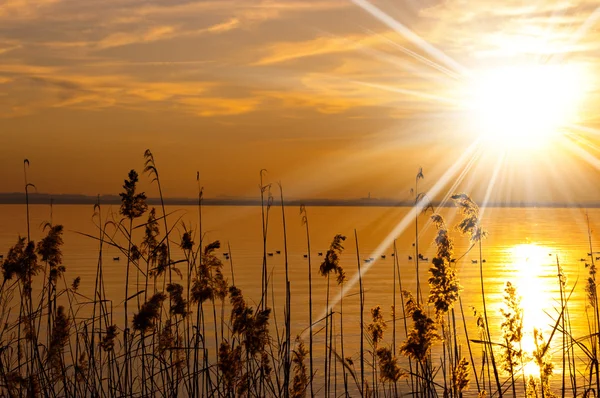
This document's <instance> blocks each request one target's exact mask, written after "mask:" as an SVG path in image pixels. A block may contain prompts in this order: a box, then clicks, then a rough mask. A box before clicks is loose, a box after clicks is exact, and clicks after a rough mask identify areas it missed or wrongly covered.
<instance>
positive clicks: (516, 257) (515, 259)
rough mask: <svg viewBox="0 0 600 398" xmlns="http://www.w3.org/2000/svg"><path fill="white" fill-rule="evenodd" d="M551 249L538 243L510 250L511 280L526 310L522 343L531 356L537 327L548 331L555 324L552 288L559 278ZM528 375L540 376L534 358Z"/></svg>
mask: <svg viewBox="0 0 600 398" xmlns="http://www.w3.org/2000/svg"><path fill="white" fill-rule="evenodd" d="M549 253H551V249H549V248H548V247H544V246H538V245H535V244H520V245H516V246H513V247H511V248H510V249H508V253H507V254H508V257H509V262H508V267H510V268H512V273H511V274H512V276H511V277H510V281H511V283H512V284H513V285H514V286H515V288H516V289H517V294H518V295H519V296H521V308H522V310H523V339H522V341H521V346H522V348H523V351H524V352H525V353H526V355H527V356H528V357H530V356H531V353H532V352H533V351H534V350H535V349H536V346H535V340H534V335H533V330H534V328H536V329H538V330H541V331H544V330H547V329H548V325H549V324H550V323H552V320H551V319H550V317H549V315H548V314H551V311H552V308H553V307H552V304H553V301H552V290H553V288H554V287H555V285H556V283H557V280H556V279H554V278H552V276H554V275H556V272H553V268H552V267H553V259H554V257H553V256H549ZM525 374H527V375H532V376H534V377H535V376H539V369H538V367H537V365H536V364H535V363H534V362H533V360H530V361H529V362H528V363H526V364H525Z"/></svg>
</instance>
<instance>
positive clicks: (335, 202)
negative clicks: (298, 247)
mask: <svg viewBox="0 0 600 398" xmlns="http://www.w3.org/2000/svg"><path fill="white" fill-rule="evenodd" d="M50 201H52V203H53V204H55V205H67V204H69V205H94V204H96V203H98V201H100V203H101V204H105V205H106V204H112V205H120V204H121V198H120V196H118V195H100V196H90V195H78V194H58V195H50V194H47V193H30V194H29V203H30V204H45V205H48V204H50ZM164 201H165V204H167V205H177V206H194V205H197V204H198V198H165V199H164ZM24 203H25V194H24V193H21V192H10V193H0V204H24ZM148 204H150V205H157V204H160V199H159V198H148ZM202 204H203V205H205V206H260V198H243V197H240V198H237V197H217V198H204V199H202ZM279 204H280V202H279V200H278V199H275V200H274V202H273V205H279ZM285 204H286V205H287V206H300V205H301V204H304V205H306V206H371V207H412V206H413V204H414V203H413V202H412V201H408V200H404V201H400V200H394V199H378V198H370V197H369V198H354V199H290V200H285ZM431 204H432V205H433V206H434V207H437V206H439V205H440V203H439V202H438V201H433V202H432V203H431ZM446 206H453V204H452V202H448V203H446ZM488 207H577V208H596V207H600V203H596V202H587V203H550V202H546V203H533V202H513V203H490V204H489V205H488Z"/></svg>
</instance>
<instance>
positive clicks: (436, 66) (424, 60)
mask: <svg viewBox="0 0 600 398" xmlns="http://www.w3.org/2000/svg"><path fill="white" fill-rule="evenodd" d="M374 34H376V33H374ZM378 36H381V38H382V39H383V40H385V41H387V42H388V43H389V44H390V45H392V46H393V47H394V48H396V49H397V50H400V51H401V52H403V53H404V54H406V55H408V56H410V57H412V58H414V59H416V60H417V61H420V62H421V63H423V64H425V65H427V66H430V67H432V68H433V69H435V70H437V71H438V72H442V73H443V74H445V75H447V76H449V77H451V78H453V79H456V80H459V79H461V76H460V75H458V74H456V73H455V72H453V71H451V70H450V69H448V68H446V67H444V66H442V65H440V64H438V63H436V62H434V61H432V60H430V59H429V58H426V57H424V56H422V55H420V54H417V53H416V52H414V51H412V50H409V49H408V48H406V47H404V46H401V45H400V44H398V43H396V42H394V41H393V40H391V39H389V38H387V37H385V36H382V35H378Z"/></svg>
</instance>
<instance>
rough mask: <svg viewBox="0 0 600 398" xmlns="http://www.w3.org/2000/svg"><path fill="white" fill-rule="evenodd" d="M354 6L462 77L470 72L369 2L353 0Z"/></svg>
mask: <svg viewBox="0 0 600 398" xmlns="http://www.w3.org/2000/svg"><path fill="white" fill-rule="evenodd" d="M352 2H353V3H354V4H356V5H357V6H359V7H360V8H362V9H363V10H365V11H367V12H368V13H369V14H371V15H372V16H374V17H375V18H377V19H378V20H379V21H381V22H383V23H384V24H385V25H387V26H388V27H390V28H391V29H393V30H394V31H396V32H397V33H398V34H400V35H401V36H403V37H404V38H405V39H407V40H408V41H410V42H411V43H413V44H414V45H416V46H417V47H419V48H421V49H422V50H423V51H425V52H426V53H428V54H429V55H431V56H432V57H433V58H435V59H437V60H439V61H440V62H442V63H444V64H446V65H448V66H449V67H451V68H452V69H454V70H455V71H457V72H459V73H460V74H461V75H467V74H468V70H467V69H466V68H465V67H464V66H462V65H461V64H459V63H458V62H456V61H455V60H454V59H452V58H451V57H449V56H448V55H446V54H445V53H444V52H442V51H441V50H439V49H438V48H436V47H434V46H432V45H431V44H429V43H428V42H427V41H426V40H424V39H423V38H421V36H419V35H417V34H416V33H414V32H413V31H412V30H410V29H409V28H407V27H406V26H404V25H403V24H401V23H400V22H398V21H397V20H395V19H394V18H392V17H391V16H389V15H388V14H386V13H385V12H383V11H382V10H381V9H379V8H377V7H376V6H374V5H373V4H371V3H370V2H368V1H367V0H352Z"/></svg>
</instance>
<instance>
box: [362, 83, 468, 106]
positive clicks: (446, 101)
mask: <svg viewBox="0 0 600 398" xmlns="http://www.w3.org/2000/svg"><path fill="white" fill-rule="evenodd" d="M354 83H356V84H360V85H363V86H367V87H373V88H378V89H380V90H384V91H390V92H393V93H399V94H407V95H412V96H415V97H420V98H425V99H430V100H434V101H437V102H441V103H444V104H450V105H456V106H458V105H459V102H458V101H456V100H453V99H451V98H445V97H441V96H439V95H432V94H426V93H420V92H418V91H414V90H406V89H403V88H399V87H390V86H385V85H383V84H375V83H367V82H361V81H354Z"/></svg>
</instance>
